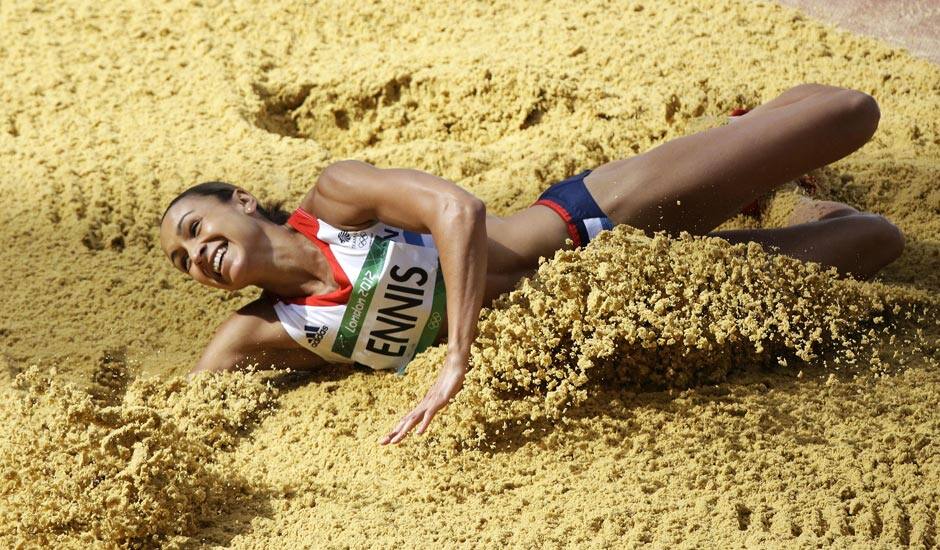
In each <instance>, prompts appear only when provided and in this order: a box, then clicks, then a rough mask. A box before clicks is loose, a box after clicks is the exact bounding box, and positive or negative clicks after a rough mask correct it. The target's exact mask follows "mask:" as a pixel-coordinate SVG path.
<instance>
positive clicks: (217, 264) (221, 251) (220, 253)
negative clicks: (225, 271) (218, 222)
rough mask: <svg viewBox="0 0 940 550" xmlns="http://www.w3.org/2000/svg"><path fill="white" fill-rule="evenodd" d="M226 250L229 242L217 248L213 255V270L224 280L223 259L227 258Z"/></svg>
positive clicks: (217, 277)
mask: <svg viewBox="0 0 940 550" xmlns="http://www.w3.org/2000/svg"><path fill="white" fill-rule="evenodd" d="M226 252H228V243H224V244H222V245H220V246H219V247H218V248H216V249H215V254H214V255H213V257H212V272H213V274H214V275H215V276H216V279H218V280H219V281H221V280H222V259H223V258H225V253H226Z"/></svg>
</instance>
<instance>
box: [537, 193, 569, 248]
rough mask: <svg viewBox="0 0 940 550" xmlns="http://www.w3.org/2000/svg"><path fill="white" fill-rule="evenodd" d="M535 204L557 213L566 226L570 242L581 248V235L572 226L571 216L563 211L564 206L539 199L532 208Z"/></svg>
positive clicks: (549, 200)
mask: <svg viewBox="0 0 940 550" xmlns="http://www.w3.org/2000/svg"><path fill="white" fill-rule="evenodd" d="M536 204H541V205H542V206H547V207H549V208H551V209H552V210H554V211H555V212H556V213H558V215H559V216H561V219H563V220H565V224H567V225H568V235H569V236H570V237H571V240H572V241H574V245H575V246H581V235H579V234H578V226H576V225H575V224H574V221H572V218H571V214H569V213H568V211H567V210H565V207H564V206H562V205H560V204H558V203H557V202H555V201H553V200H551V199H539V200H537V201H535V202H534V203H533V206H534V205H536Z"/></svg>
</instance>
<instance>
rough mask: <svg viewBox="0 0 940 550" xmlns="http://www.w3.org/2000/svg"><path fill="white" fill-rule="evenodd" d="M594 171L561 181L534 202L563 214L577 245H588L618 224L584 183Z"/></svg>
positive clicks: (587, 171)
mask: <svg viewBox="0 0 940 550" xmlns="http://www.w3.org/2000/svg"><path fill="white" fill-rule="evenodd" d="M590 173H591V171H590V170H585V171H584V172H581V173H580V174H578V175H576V176H571V177H570V178H566V179H563V180H561V181H559V182H558V183H556V184H554V185H552V186H551V187H549V188H548V189H547V190H546V191H545V192H544V193H542V194H541V195H539V200H537V201H535V203H533V205H535V204H541V205H543V206H547V207H549V208H551V209H552V210H554V211H555V212H556V213H558V215H559V216H561V219H563V220H564V221H565V223H566V224H567V225H568V235H570V236H571V240H572V241H574V245H575V246H584V245H587V243H589V242H591V239H593V238H594V237H595V236H597V234H598V233H600V232H601V231H602V230H604V229H613V227H614V224H613V223H612V222H611V221H610V218H608V217H607V215H606V214H604V211H603V210H601V207H600V206H597V203H596V202H594V197H592V196H591V194H590V193H589V192H588V190H587V187H585V186H584V178H586V177H587V175H588V174H590Z"/></svg>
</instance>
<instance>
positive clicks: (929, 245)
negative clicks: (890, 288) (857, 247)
mask: <svg viewBox="0 0 940 550" xmlns="http://www.w3.org/2000/svg"><path fill="white" fill-rule="evenodd" d="M938 272H940V241H934V240H923V241H918V240H913V239H912V240H908V241H907V243H906V244H905V245H904V253H903V254H902V255H901V257H900V258H898V259H897V261H896V262H895V263H893V264H891V265H889V266H887V267H886V268H885V269H884V270H883V271H881V272H880V273H879V274H878V280H881V281H884V282H886V283H904V284H909V285H911V286H913V287H914V288H919V289H924V290H931V291H937V290H940V280H938V279H936V278H935V277H932V276H930V275H928V276H927V277H924V276H923V274H925V273H927V274H936V273H938Z"/></svg>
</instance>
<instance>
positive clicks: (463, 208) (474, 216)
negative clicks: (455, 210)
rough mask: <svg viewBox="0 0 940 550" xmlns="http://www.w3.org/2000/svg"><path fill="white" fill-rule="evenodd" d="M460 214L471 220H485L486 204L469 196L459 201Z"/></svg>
mask: <svg viewBox="0 0 940 550" xmlns="http://www.w3.org/2000/svg"><path fill="white" fill-rule="evenodd" d="M460 214H461V216H462V217H464V218H467V219H469V220H471V221H475V222H485V221H486V204H485V203H484V202H483V201H481V200H480V199H478V198H476V197H470V198H468V199H467V200H464V201H461V205H460Z"/></svg>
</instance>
